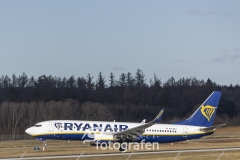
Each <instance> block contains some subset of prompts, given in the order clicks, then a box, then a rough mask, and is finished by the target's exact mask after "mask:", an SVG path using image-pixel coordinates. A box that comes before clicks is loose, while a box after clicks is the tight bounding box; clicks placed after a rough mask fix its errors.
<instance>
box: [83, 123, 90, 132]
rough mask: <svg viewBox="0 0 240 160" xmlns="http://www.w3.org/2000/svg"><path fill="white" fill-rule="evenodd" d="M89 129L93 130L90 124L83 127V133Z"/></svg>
mask: <svg viewBox="0 0 240 160" xmlns="http://www.w3.org/2000/svg"><path fill="white" fill-rule="evenodd" d="M89 128H91V126H90V125H89V124H88V123H86V124H85V126H84V127H83V131H85V130H86V129H89Z"/></svg>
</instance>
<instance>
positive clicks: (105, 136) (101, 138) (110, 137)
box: [94, 134, 117, 142]
mask: <svg viewBox="0 0 240 160" xmlns="http://www.w3.org/2000/svg"><path fill="white" fill-rule="evenodd" d="M116 140H117V139H116V138H115V136H114V135H112V134H95V137H94V141H95V142H96V141H112V142H114V141H116Z"/></svg>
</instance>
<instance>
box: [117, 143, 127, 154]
mask: <svg viewBox="0 0 240 160" xmlns="http://www.w3.org/2000/svg"><path fill="white" fill-rule="evenodd" d="M119 144H120V145H119V151H121V152H126V151H127V149H128V144H127V143H125V142H124V143H119Z"/></svg>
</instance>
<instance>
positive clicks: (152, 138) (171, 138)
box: [36, 132, 213, 143]
mask: <svg viewBox="0 0 240 160" xmlns="http://www.w3.org/2000/svg"><path fill="white" fill-rule="evenodd" d="M212 133H213V132H210V133H206V134H193V135H187V136H185V137H184V136H183V135H172V136H169V135H165V136H162V135H161V136H153V135H149V136H142V137H138V140H136V142H141V141H144V142H158V143H171V142H179V141H184V140H189V139H199V138H201V137H203V136H207V135H210V134H212ZM36 137H37V138H44V139H55V140H93V138H91V137H88V136H87V135H84V134H55V135H54V134H51V135H41V136H36Z"/></svg>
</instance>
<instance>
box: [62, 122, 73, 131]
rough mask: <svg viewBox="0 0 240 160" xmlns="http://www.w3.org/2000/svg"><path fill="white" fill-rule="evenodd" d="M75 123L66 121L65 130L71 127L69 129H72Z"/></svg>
mask: <svg viewBox="0 0 240 160" xmlns="http://www.w3.org/2000/svg"><path fill="white" fill-rule="evenodd" d="M72 127H73V124H72V123H64V130H67V129H68V128H69V130H72Z"/></svg>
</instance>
